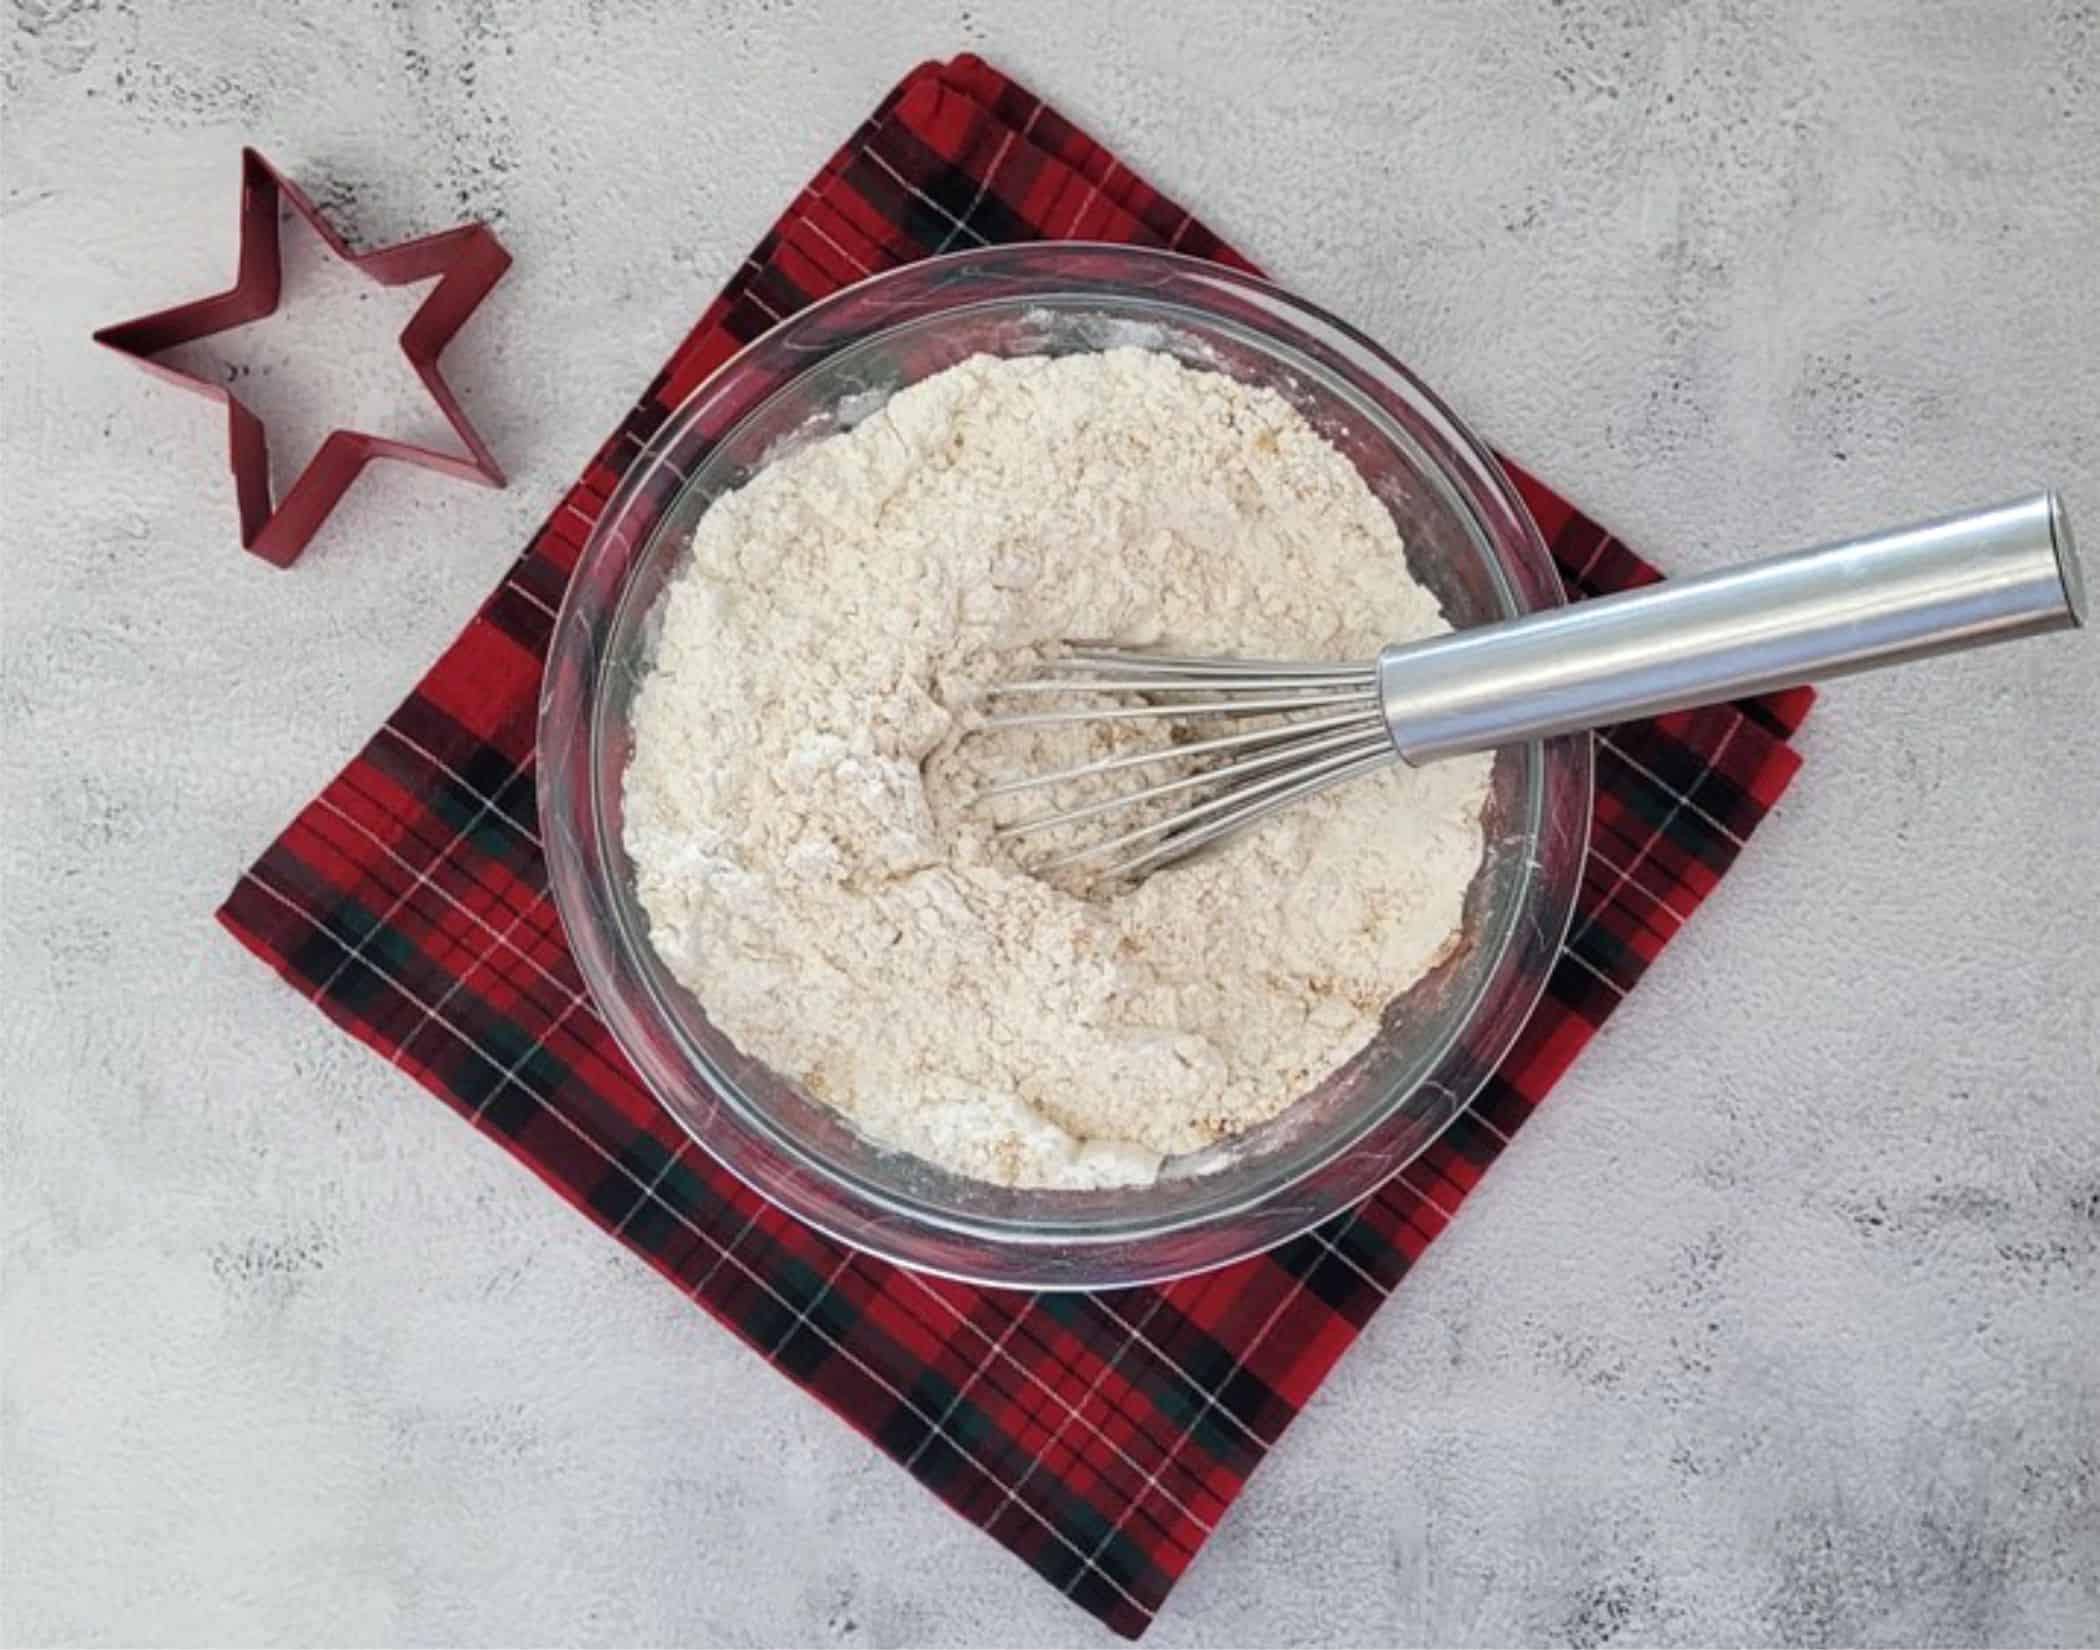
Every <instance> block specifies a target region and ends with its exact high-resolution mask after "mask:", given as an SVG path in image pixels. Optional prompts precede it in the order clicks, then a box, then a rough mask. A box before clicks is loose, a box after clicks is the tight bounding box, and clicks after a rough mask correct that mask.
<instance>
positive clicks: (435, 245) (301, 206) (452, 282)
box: [95, 149, 510, 567]
mask: <svg viewBox="0 0 2100 1650" xmlns="http://www.w3.org/2000/svg"><path fill="white" fill-rule="evenodd" d="M280 200H283V201H288V202H290V204H291V207H292V210H293V211H295V212H297V213H298V214H299V216H300V217H302V218H304V219H305V220H306V221H307V223H308V224H310V225H312V227H313V229H314V232H315V233H316V234H318V235H319V236H320V237H321V239H322V241H323V242H324V243H325V244H326V245H327V247H328V250H329V251H330V252H332V253H333V254H334V255H335V256H336V257H338V258H341V259H342V260H343V261H344V262H345V263H347V264H350V265H351V266H352V267H353V268H355V269H357V270H358V271H360V272H361V273H362V274H365V275H369V276H370V277H371V278H372V279H373V280H375V281H377V282H378V283H379V284H380V285H381V286H407V285H409V284H410V283H412V282H415V281H427V280H429V279H431V278H432V277H433V276H435V277H437V285H436V286H435V287H434V288H432V290H431V293H430V296H429V297H428V298H426V299H424V300H423V304H422V307H421V308H419V309H418V310H417V311H416V312H415V314H414V315H413V316H412V317H410V319H409V322H408V325H407V326H405V327H403V328H402V329H401V353H402V354H403V355H405V356H406V357H407V358H408V364H409V365H410V366H412V367H413V368H415V370H416V376H417V377H418V378H420V379H422V381H423V387H424V388H425V389H427V390H429V392H430V397H431V399H432V400H433V401H435V402H436V403H437V404H438V408H439V410H440V411H441V412H443V413H444V415H445V421H446V422H447V423H448V424H450V425H451V426H452V430H453V433H454V434H455V435H457V436H458V437H459V439H460V441H461V443H462V444H463V445H464V446H465V448H466V450H467V454H468V455H469V456H467V457H464V458H462V457H460V456H458V455H456V454H452V453H441V452H436V451H434V450H432V449H431V448H428V447H418V446H413V445H411V444H410V443H408V442H405V441H394V440H390V439H388V438H387V437H385V436H377V435H368V434H366V433H365V432H364V431H362V430H332V431H330V432H329V435H328V439H327V440H325V441H323V442H322V443H321V448H320V451H319V452H317V453H315V454H314V456H313V459H312V461H311V462H309V463H308V464H307V466H306V468H305V469H304V470H302V471H301V472H300V473H299V477H298V479H297V480H295V481H294V482H293V483H292V485H291V488H290V490H289V491H287V492H286V493H285V495H284V497H283V498H282V499H279V500H277V501H276V502H275V504H274V507H273V503H272V499H271V493H270V450H269V442H268V440H267V438H266V437H265V435H264V432H263V425H262V420H261V419H259V418H257V417H256V416H255V414H254V413H252V412H250V411H249V410H248V409H247V407H245V406H243V405H242V404H241V401H240V398H239V397H237V396H235V395H234V394H233V393H232V391H230V390H228V389H227V388H226V387H225V386H224V385H221V384H214V383H212V382H210V381H208V380H206V379H203V378H198V377H195V376H193V375H192V374H190V373H186V372H183V371H180V370H179V369H177V368H175V367H172V366H170V365H168V364H167V363H166V362H165V361H163V360H161V359H159V357H161V356H162V355H164V354H165V353H166V352H167V351H169V350H171V349H174V348H176V347H177V346H178V345H181V344H189V343H194V342H196V341H197V340H198V339H200V338H208V337H210V336H212V335H213V334H214V333H220V332H226V331H229V330H230V329H232V328H234V327H238V326H243V325H246V324H247V323H248V322H250V321H259V320H261V319H262V318H263V317H264V316H265V315H268V314H270V313H271V312H272V311H273V310H275V309H276V308H277V304H278V300H279V298H280V296H281V295H282V291H283V286H284V269H283V264H282V261H281V259H280V257H279V253H278V240H277V227H278V202H279V201H280ZM509 267H510V254H509V253H508V252H506V251H504V250H503V247H502V245H501V243H500V242H498V241H497V239H496V237H495V235H494V233H493V232H491V231H490V229H489V228H488V226H487V225H486V224H481V223H469V224H462V225H460V226H459V227H458V228H456V229H446V230H441V231H439V232H438V233H437V234H435V235H425V236H422V237H421V238H420V239H417V240H412V241H402V242H401V243H400V244H399V245H397V246H385V247H380V248H379V249H378V250H377V251H373V252H353V251H351V250H350V247H349V245H348V243H347V242H345V241H344V239H343V238H342V236H340V235H338V234H337V233H336V232H335V230H334V229H332V228H330V227H329V223H328V220H327V219H326V218H324V217H323V216H322V215H321V213H320V210H319V208H317V207H316V206H315V205H314V203H313V202H312V201H311V200H309V199H308V198H307V197H306V195H305V194H303V193H302V192H301V191H300V189H299V187H298V185H297V184H295V183H293V182H292V180H291V179H290V178H288V177H286V176H285V175H284V174H283V173H282V172H280V171H278V170H277V168H276V167H274V166H272V165H271V164H270V163H269V162H268V161H266V160H265V159H263V157H262V156H261V155H260V154H258V153H257V152H256V151H255V150H253V149H243V150H242V151H241V251H240V266H239V270H238V272H237V274H236V275H235V277H234V282H233V285H232V286H231V287H229V288H228V289H227V290H226V291H224V292H221V293H218V294H217V295H215V296H213V297H210V298H199V299H197V300H196V301H195V302H193V303H187V304H179V305H177V306H176V307H175V308H173V309H163V310H158V311H156V312H155V313H153V314H151V315H142V316H140V317H139V318H138V319H136V320H133V321H123V322H120V323H119V324H117V325H116V326H111V327H104V328H103V329H102V330H101V331H99V332H97V333H96V334H95V342H96V343H98V344H102V345H105V346H107V347H108V348H110V349H113V350H115V351H116V352H117V353H118V354H120V355H126V356H129V357H130V358H131V359H132V360H134V361H136V362H137V363H138V364H139V365H140V366H142V367H144V368H145V369H146V370H147V371H148V372H150V373H153V374H154V375H155V376H156V377H160V378H164V379H166V380H167V381H168V382H169V383H171V384H179V385H181V386H182V387H183V388H184V389H186V390H191V391H194V392H195V393H196V394H198V395H203V396H208V397H210V398H211V399H212V400H214V401H217V402H219V403H221V404H222V405H223V406H224V407H225V408H226V414H227V422H228V457H229V459H230V461H231V463H232V467H233V486H234V492H235V494H236V496H237V497H238V499H239V501H240V511H241V544H242V546H243V547H244V548H246V549H248V550H252V551H254V552H255V554H256V555H258V556H260V557H262V558H263V560H264V561H267V562H270V563H272V564H273V565H275V566H278V567H289V566H290V565H291V564H292V563H293V562H294V561H295V560H297V559H298V555H299V552H300V551H302V550H304V549H305V548H306V546H307V542H308V541H309V540H310V539H312V537H313V536H314V534H315V532H316V531H318V530H319V528H320V525H321V523H322V522H323V521H325V520H326V519H327V517H328V513H329V511H331V510H333V509H334V508H335V506H336V501H337V500H338V499H340V498H341V497H342V496H343V493H344V491H345V490H346V489H347V488H348V487H349V485H350V483H351V482H353V481H355V480H356V479H357V476H358V472H359V471H361V470H362V469H364V467H365V464H366V462H367V461H368V460H371V459H375V458H393V459H399V460H401V461H402V462H404V463H408V464H419V465H421V466H422V467H423V468H424V469H426V470H435V471H437V472H438V473H439V474H440V475H448V476H457V477H458V478H459V479H460V480H462V481H475V482H479V483H481V484H482V485H483V486H487V487H501V486H502V485H503V472H502V471H501V470H500V469H498V468H497V467H496V460H495V457H494V455H493V454H491V453H490V451H489V449H488V447H487V445H486V443H484V442H483V441H482V439H481V437H480V436H478V435H476V434H475V433H474V426H473V425H472V424H470V423H468V422H467V416H466V414H465V413H464V412H462V411H461V410H460V405H459V401H458V398H457V397H455V396H454V395H453V393H452V391H451V388H450V387H449V386H448V385H447V384H446V383H445V380H444V379H443V378H442V377H441V376H440V375H439V373H438V368H437V362H438V357H439V355H441V354H442V353H443V352H444V348H445V346H446V345H447V344H448V343H450V342H451V341H452V337H453V334H455V333H456V332H458V331H459V329H460V327H461V326H462V325H464V324H465V322H466V319H467V317H468V316H469V315H471V314H472V313H473V312H474V309H475V307H476V306H477V305H479V304H480V302H481V300H482V299H483V298H484V297H486V296H487V295H488V292H489V289H490V288H491V287H493V286H494V285H495V284H496V282H497V281H498V280H499V279H501V277H502V275H503V272H504V271H505V270H506V269H508V268H509Z"/></svg>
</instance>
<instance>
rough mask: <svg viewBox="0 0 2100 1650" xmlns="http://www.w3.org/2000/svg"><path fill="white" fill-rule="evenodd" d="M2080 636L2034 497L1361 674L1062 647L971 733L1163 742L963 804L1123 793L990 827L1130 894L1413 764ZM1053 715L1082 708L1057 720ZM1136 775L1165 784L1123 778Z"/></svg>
mask: <svg viewBox="0 0 2100 1650" xmlns="http://www.w3.org/2000/svg"><path fill="white" fill-rule="evenodd" d="M2083 622H2084V596H2083V592H2082V589H2081V587H2080V583H2079V574H2078V564H2077V561H2076V558H2075V555H2074V552H2073V550H2072V547H2071V534H2070V526H2069V523H2068V522H2067V521H2066V519H2065V517H2064V512H2063V506H2062V504H2061V502H2060V501H2059V500H2058V499H2057V497H2056V495H2055V494H2054V493H2047V492H2045V493H2038V494H2035V495H2034V496H2033V497H2030V498H2025V499H2019V500H2015V501H2014V502H2012V503H2009V504H2002V505H1996V506H1993V507H1991V508H1989V509H1984V510H1977V511H1971V512H1968V513H1966V514H1963V515H1957V516H1950V517H1947V518H1945V519H1944V520H1940V521H1934V522H1927V523H1923V524H1921V525H1918V526H1915V527H1906V528H1900V529H1898V530H1896V531H1894V532H1888V533H1879V534H1875V535H1873V536H1871V537H1867V538H1861V539H1852V540H1846V541H1843V542H1840V543H1836V544H1830V545H1824V546H1821V547H1819V548H1816V549H1811V550H1801V551H1796V552H1793V553H1791V554H1788V555H1781V556H1774V557H1770V558H1768V559H1766V560H1762V561H1755V562H1751V563H1748V564H1746V565H1744V566H1741V567H1736V568H1731V569H1728V570H1725V571H1722V572H1718V573H1711V574H1707V575H1704V576H1703V577H1699V578H1690V579H1682V580H1674V581H1671V582H1669V583H1667V584H1662V585H1656V586H1651V587H1649V588H1647V589H1643V590H1637V591H1629V592H1627V593H1624V594H1621V595H1616V596H1607V597H1601V598H1599V599H1597V600H1594V601H1586V602H1580V603H1577V604H1576V605H1574V606H1571V607H1564V608H1556V609H1553V610H1551V611H1548V612H1542V613H1534V614H1531V615H1529V616H1527V617H1525V618H1521V619H1512V620H1508V621H1506V622H1503V623H1499V624H1490V625H1484V626H1481V627H1479V628H1477V629H1472V630H1466V631H1461V632H1458V633H1456V634H1453V635H1448V636H1438V637H1435V638H1432V639H1430V640H1428V641H1421V642H1411V643H1406V644H1401V645H1396V646H1393V647H1388V648H1387V649H1385V650H1384V651H1383V652H1382V653H1380V654H1379V656H1378V657H1377V659H1376V660H1373V661H1370V662H1367V663H1359V664H1302V663H1285V662H1279V661H1272V660H1252V659H1219V658H1184V657H1165V656H1161V655H1158V654H1154V653H1149V652H1145V651H1143V650H1132V649H1125V648H1118V647H1114V646H1109V645H1090V644H1078V645H1074V646H1073V647H1072V648H1071V649H1070V651H1069V652H1068V653H1066V654H1065V655H1063V656H1061V657H1059V658H1057V659H1055V660H1054V661H1052V662H1051V663H1050V664H1049V665H1048V666H1046V667H1045V674H1043V675H1041V676H1039V677H1036V678H1034V679H1032V680H1028V681H1021V682H1012V683H1007V684H1005V685H1003V686H1001V687H998V688H995V689H994V690H992V691H993V692H994V693H995V694H997V695H998V696H999V697H1001V698H1003V699H1007V700H1013V699H1019V698H1024V697H1030V696H1048V697H1051V698H1054V699H1055V700H1057V701H1059V703H1058V705H1057V708H1054V709H1044V710H1007V711H1001V712H999V713H997V714H994V715H992V716H990V717H987V718H986V719H985V721H984V722H983V723H982V724H981V726H980V729H979V730H978V731H980V732H986V733H989V732H995V731H997V730H1000V729H1018V728H1029V727H1038V728H1040V727H1047V726H1054V725H1057V724H1069V723H1079V724H1089V725H1094V726H1106V725H1108V724H1113V723H1132V724H1138V725H1140V726H1146V727H1153V728H1159V729H1162V730H1164V731H1166V732H1167V733H1168V734H1169V736H1170V738H1169V742H1163V743H1158V744H1155V745H1152V746H1149V747H1145V748H1140V749H1137V750H1118V751H1116V752H1115V753H1114V754H1112V755H1109V756H1104V757H1099V758H1097V759H1095V760H1092V761H1088V762H1084V763H1079V764H1076V765H1073V766H1068V767H1065V768H1061V769H1059V770H1058V771H1056V772H1052V773H1037V774H1030V775H1026V776H1023V777H1018V778H1016V779H1014V780H1012V781H1010V782H1008V783H1004V784H999V785H995V786H993V787H991V788H990V789H988V790H986V791H984V792H983V793H981V794H980V796H979V797H978V798H976V800H977V801H978V802H988V801H991V800H992V799H994V798H998V797H1008V796H1014V795H1018V794H1020V793H1024V792H1032V791H1041V792H1043V793H1045V795H1047V796H1051V797H1053V799H1054V796H1055V793H1056V791H1057V790H1058V788H1059V787H1078V788H1080V789H1081V790H1082V791H1088V792H1091V791H1097V790H1099V789H1101V788H1102V785H1101V781H1102V777H1103V776H1111V775H1116V776H1120V775H1125V774H1127V775H1129V776H1131V779H1132V781H1133V782H1132V784H1131V785H1130V788H1128V789H1115V790H1112V791H1111V793H1110V794H1108V795H1107V796H1092V795H1089V796H1088V797H1087V799H1086V800H1082V801H1080V802H1078V803H1075V804H1073V805H1070V806H1065V807H1057V806H1056V805H1055V802H1054V800H1053V802H1052V805H1051V806H1050V807H1049V808H1048V809H1046V810H1044V811H1042V812H1040V813H1037V814H1035V815H1032V816H1029V817H1024V818H1020V819H1017V820H1015V821H1013V822H1012V823H1009V824H1006V825H1003V826H1001V827H1000V828H999V829H1000V834H1001V835H1006V836H1026V835H1031V834H1034V833H1038V832H1044V831H1049V830H1052V829H1054V828H1057V827H1065V826H1077V825H1080V824H1083V823H1085V822H1089V821H1100V822H1101V825H1102V827H1103V828H1104V830H1103V834H1102V835H1101V836H1100V838H1099V840H1092V841H1088V842H1086V843H1085V844H1084V845H1082V846H1080V847H1078V848H1076V849H1072V850H1070V851H1067V852H1062V853H1059V854H1057V855H1056V856H1055V857H1054V858H1050V859H1048V860H1046V861H1045V862H1044V863H1042V864H1041V865H1040V866H1038V867H1037V868H1038V869H1039V870H1042V871H1050V870H1054V869H1058V868H1060V867H1065V866H1077V865H1082V864H1084V865H1088V866H1090V867H1094V868H1096V869H1097V871H1098V875H1099V876H1101V877H1104V878H1111V877H1136V876H1141V875H1144V874H1145V873H1147V872H1150V871H1152V870H1155V869H1157V868H1159V867H1160V866H1162V865H1165V864H1167V863H1169V862H1170V861H1172V860H1176V859H1179V858H1181V857H1183V856H1184V855H1187V854H1191V853H1194V852H1195V851H1196V850H1198V849H1200V848H1204V847H1207V846H1209V845H1211V844H1213V843H1215V842H1217V841H1219V840H1220V839H1222V838H1224V837H1226V836H1229V835H1231V834H1232V833H1233V832H1236V831H1240V830H1244V829H1245V828H1246V827H1248V826H1250V825H1252V824H1254V823H1256V822H1257V821H1258V820H1261V819H1264V818H1266V817H1267V816H1269V815H1270V814H1273V813H1275V812H1277V811H1278V810H1279V809H1282V808H1286V807H1288V806H1290V805H1291V804H1292V803H1294V802H1298V801H1301V800H1303V799H1304V798H1306V797H1308V796H1311V795H1313V794H1314V793H1315V792H1318V791H1323V790H1326V789H1328V788H1329V787H1330V786H1333V785H1339V784H1341V783H1343V782H1344V781H1346V780H1350V779H1355V778H1358V777H1360V776H1361V775H1364V774H1367V773H1372V772H1375V771H1376V770H1378V769H1380V768H1383V767H1385V766H1386V765H1387V764H1389V763H1393V762H1407V763H1423V762H1433V761H1436V760H1438V759H1439V758H1442V757H1449V756H1458V755H1462V754H1464V753H1466V752H1469V751H1482V750H1490V749H1494V748H1496V747H1498V746H1502V745H1509V744H1517V743H1521V742H1523V741H1526V740H1531V739H1540V738H1545V737H1548V736H1550V735H1553V734H1562V733H1573V732H1577V731H1581V730H1585V729H1590V728H1597V727H1605V726H1609V725H1610V724H1612V723H1616V722H1624V721H1630V720H1632V719H1634V718H1637V717H1642V716H1653V715H1657V714H1660V713H1662V712H1664V711H1670V710H1683V709H1688V708H1690V707H1692V706H1696V705H1710V704H1716V703H1719V702H1721V701H1724V700H1729V699H1737V698H1741V697H1743V696H1745V695H1748V694H1754V693H1762V692H1766V691H1769V690H1771V689H1774V688H1781V687H1793V686H1796V685H1798V684H1800V683H1803V682H1809V681H1817V680H1822V679H1825V678H1829V677H1833V676H1842V675H1849V674H1851V673H1853V672H1856V671H1863V670H1873V669H1877V668H1879V667H1881V666H1883V665H1893V664H1900V663H1903V662H1904V661H1906V660H1910V659H1920V658H1925V657H1927V656H1929V655H1932V654H1938V653H1949V652H1954V651H1957V650H1959V649H1963V648H1970V647H1977V646H1981V645H1982V644H1984V643H1987V642H2001V641H2011V640H2013V639H2015V638H2017V637H2021V636H2033V635H2040V634H2042V633H2044V632H2047V631H2052V630H2061V629H2066V628H2069V627H2072V626H2075V625H2078V624H2081V623H2083ZM1073 697H1078V698H1080V699H1082V700H1083V701H1084V702H1083V703H1080V704H1078V705H1076V706H1074V705H1070V704H1067V703H1064V702H1063V701H1066V700H1069V699H1071V698H1073ZM1104 700H1105V702H1104ZM1241 722H1246V723H1249V724H1251V725H1247V726H1235V724H1238V723H1241ZM1153 769H1159V770H1164V771H1165V776H1164V777H1154V776H1152V775H1150V774H1148V773H1146V772H1145V770H1153ZM1140 779H1147V780H1149V782H1146V783H1137V782H1136V781H1138V780H1140ZM1111 783H1120V781H1112V782H1111Z"/></svg>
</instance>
